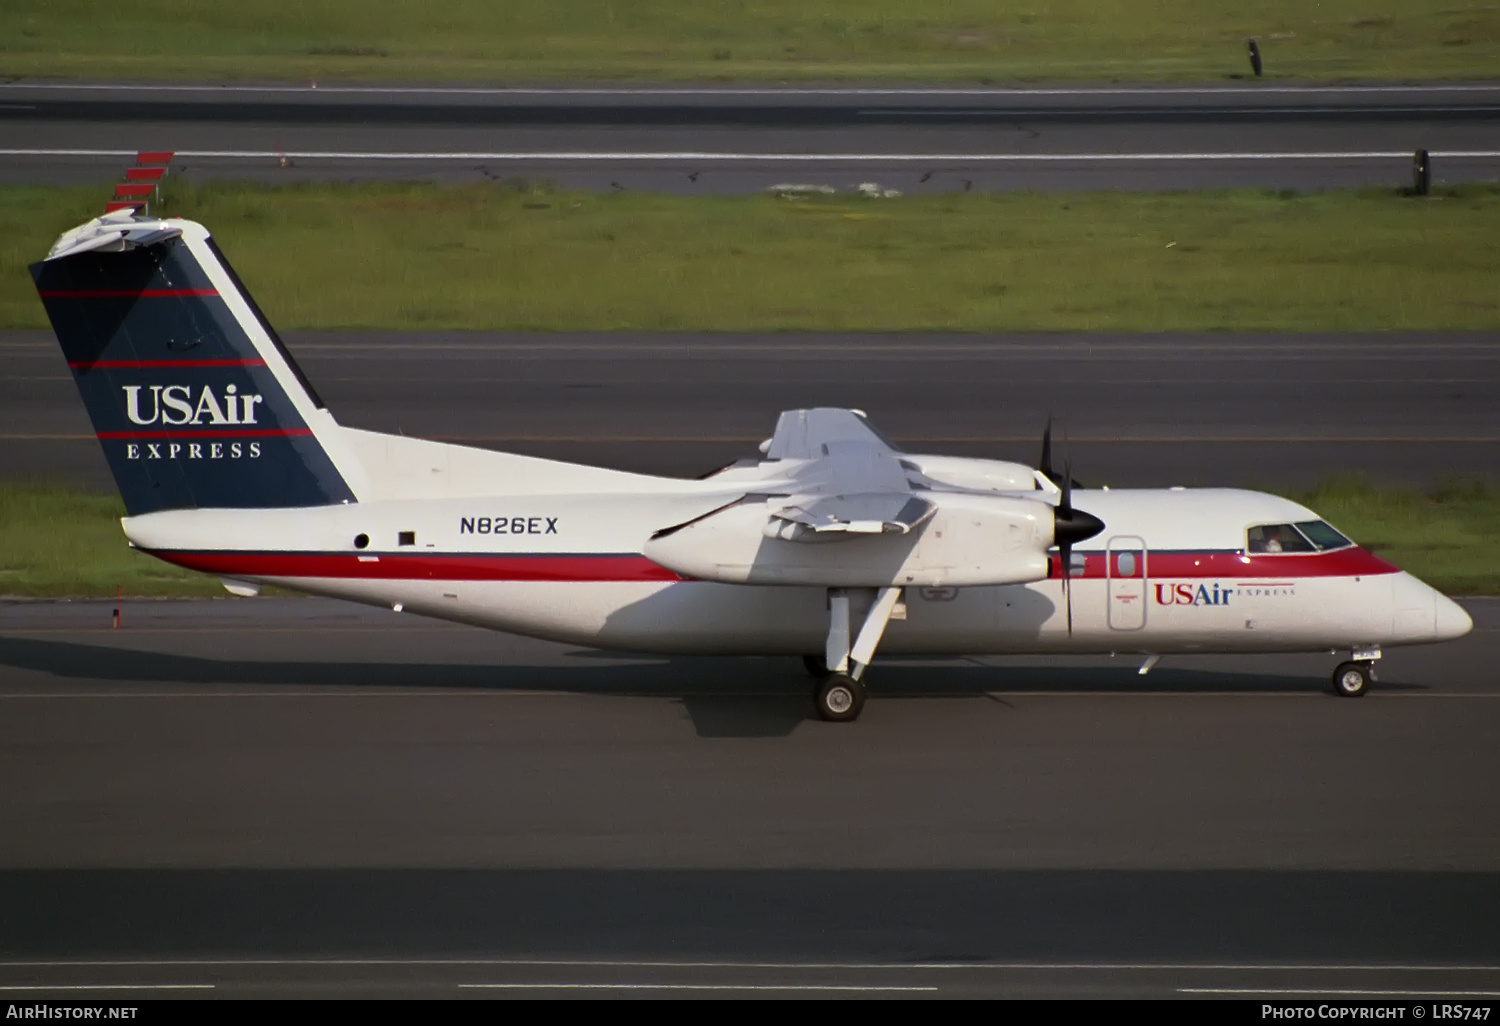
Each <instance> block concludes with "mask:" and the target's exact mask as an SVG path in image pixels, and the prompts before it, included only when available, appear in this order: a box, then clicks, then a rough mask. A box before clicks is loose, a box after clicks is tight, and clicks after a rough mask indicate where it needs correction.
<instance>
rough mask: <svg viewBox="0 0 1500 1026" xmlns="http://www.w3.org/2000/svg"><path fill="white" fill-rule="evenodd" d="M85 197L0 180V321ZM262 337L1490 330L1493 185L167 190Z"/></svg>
mask: <svg viewBox="0 0 1500 1026" xmlns="http://www.w3.org/2000/svg"><path fill="white" fill-rule="evenodd" d="M103 194H104V190H103V189H78V188H69V189H63V188H51V187H20V186H18V187H8V188H0V327H44V326H45V325H46V318H45V314H44V312H43V310H42V307H41V304H40V302H39V301H38V299H37V297H36V295H35V292H34V291H33V289H32V286H31V281H30V276H29V275H28V274H27V273H26V271H25V265H26V264H27V263H29V262H31V261H34V260H36V259H39V258H40V257H41V256H42V255H43V254H45V253H46V251H47V249H48V248H49V246H50V245H51V243H52V241H53V240H54V239H55V237H56V236H57V234H58V233H59V232H61V231H63V230H64V229H66V228H69V227H72V226H73V225H75V224H77V223H79V222H80V221H83V220H85V219H86V218H88V217H90V216H93V215H94V214H96V213H98V211H99V210H100V209H101V207H102V197H103ZM158 209H159V212H160V213H164V214H168V215H180V216H185V217H191V218H194V219H197V220H200V221H202V222H203V223H205V224H206V225H208V226H209V228H210V230H211V231H213V232H214V234H215V236H216V237H217V238H218V240H219V242H220V244H221V246H222V247H223V249H224V250H225V252H226V253H227V254H228V255H229V258H230V259H231V260H232V261H233V262H234V263H235V266H236V269H237V270H238V271H239V272H240V275H241V276H242V277H243V278H244V279H245V280H246V282H247V283H248V284H249V285H250V286H251V288H252V289H253V290H254V292H255V295H256V298H257V300H258V301H259V302H260V305H261V306H262V307H263V308H264V309H265V310H266V313H267V316H269V317H270V318H271V320H272V321H273V322H274V323H276V324H277V325H278V326H281V327H284V328H359V327H369V328H387V329H402V330H422V329H521V330H610V329H633V330H643V331H661V330H666V331H673V330H705V331H775V330H848V331H856V330H865V331H869V330H873V331H898V330H938V331H946V330H952V331H1050V330H1110V331H1212V330H1237V331H1250V330H1261V331H1356V330H1383V329H1403V330H1441V329H1487V330H1495V329H1497V328H1500V294H1497V292H1496V290H1495V287H1494V283H1495V275H1496V272H1497V270H1500V186H1497V185H1485V186H1480V185H1476V186H1464V187H1459V188H1454V189H1447V190H1441V191H1440V192H1439V193H1438V194H1437V195H1434V196H1431V197H1426V198H1422V197H1414V196H1406V195H1402V194H1400V193H1399V192H1398V190H1396V189H1395V188H1392V189H1386V190H1381V189H1366V190H1342V191H1331V192H1319V193H1308V194H1299V193H1293V192H1291V191H1283V192H1269V191H1264V190H1233V191H1220V192H1175V193H1147V194H1143V193H1125V192H1093V193H1076V194H1074V193H1070V194H1049V193H994V194H976V193H958V194H949V195H940V196H921V197H899V198H889V199H868V198H862V197H860V196H858V195H855V194H838V195H831V196H827V195H812V196H803V197H797V198H792V199H787V198H777V197H773V196H769V195H755V196H735V197H723V196H706V197H705V196H700V197H682V196H665V195H659V194H649V193H623V192H622V193H609V194H596V193H585V192H557V191H553V190H551V189H549V188H547V187H546V186H545V185H532V184H527V183H524V182H522V183H516V184H512V185H505V184H494V183H481V184H472V185H465V186H440V185H433V184H422V183H406V184H388V183H367V184H358V185H347V184H346V185H327V184H319V185H289V186H260V185H250V184H243V183H213V184H208V185H201V186H193V185H188V184H186V183H184V182H182V181H180V180H179V181H177V182H175V183H174V184H173V185H172V186H171V187H170V188H169V189H168V191H167V193H166V196H165V199H164V200H163V201H162V203H161V204H160V206H159V208H158Z"/></svg>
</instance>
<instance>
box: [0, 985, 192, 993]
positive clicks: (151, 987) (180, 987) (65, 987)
mask: <svg viewBox="0 0 1500 1026" xmlns="http://www.w3.org/2000/svg"><path fill="white" fill-rule="evenodd" d="M213 989H214V985H213V984H212V983H67V984H61V983H60V984H57V985H55V986H43V985H41V984H27V985H25V986H10V985H8V984H0V991H43V992H46V993H55V992H56V991H59V990H213Z"/></svg>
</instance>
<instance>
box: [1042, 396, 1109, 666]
mask: <svg viewBox="0 0 1500 1026" xmlns="http://www.w3.org/2000/svg"><path fill="white" fill-rule="evenodd" d="M1041 462H1042V465H1041V466H1040V467H1038V468H1037V469H1038V470H1040V471H1041V472H1042V473H1043V474H1045V475H1046V476H1047V479H1048V480H1049V481H1055V480H1056V478H1055V477H1054V476H1053V474H1052V420H1051V418H1048V420H1047V430H1046V431H1044V432H1043V433H1042V460H1041ZM1077 483H1078V482H1077V481H1074V480H1073V465H1072V462H1071V461H1069V460H1067V459H1066V458H1064V460H1063V472H1062V482H1061V485H1060V489H1061V492H1062V495H1061V496H1060V497H1059V498H1058V502H1057V506H1056V507H1055V508H1054V509H1053V511H1052V517H1053V523H1052V540H1053V541H1055V542H1056V543H1057V554H1058V559H1059V561H1060V562H1061V564H1062V586H1063V603H1064V604H1065V605H1066V606H1067V608H1068V637H1070V638H1071V637H1072V636H1073V565H1072V564H1073V546H1074V545H1075V544H1077V543H1078V542H1081V541H1087V540H1088V539H1090V538H1092V537H1093V536H1094V535H1096V534H1098V533H1099V532H1100V531H1102V530H1104V521H1102V520H1100V519H1099V518H1098V517H1096V516H1094V515H1093V514H1092V513H1085V512H1084V511H1083V510H1081V509H1074V508H1073V486H1074V485H1076V484H1077Z"/></svg>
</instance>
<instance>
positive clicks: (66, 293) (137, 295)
mask: <svg viewBox="0 0 1500 1026" xmlns="http://www.w3.org/2000/svg"><path fill="white" fill-rule="evenodd" d="M218 294H219V290H218V289H49V290H48V291H45V292H43V293H41V296H42V298H43V299H167V298H170V297H174V296H176V297H188V296H217V295H218Z"/></svg>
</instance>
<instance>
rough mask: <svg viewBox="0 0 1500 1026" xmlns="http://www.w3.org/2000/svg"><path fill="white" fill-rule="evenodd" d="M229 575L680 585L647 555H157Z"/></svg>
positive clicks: (179, 553)
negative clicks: (671, 582) (671, 583)
mask: <svg viewBox="0 0 1500 1026" xmlns="http://www.w3.org/2000/svg"><path fill="white" fill-rule="evenodd" d="M152 555H154V556H156V557H158V558H160V559H164V560H166V561H167V562H169V563H175V564H177V565H178V566H182V567H187V568H188V569H189V570H201V571H203V572H204V573H209V574H222V575H224V576H227V577H237V576H238V577H325V578H326V577H332V578H346V579H365V580H402V581H423V580H431V581H680V580H682V578H681V577H679V576H678V575H677V574H675V573H673V572H672V571H670V570H668V569H667V568H666V567H663V566H658V565H657V564H656V563H653V562H651V560H649V559H647V558H646V557H645V556H638V555H619V556H486V555H465V554H454V555H441V556H435V555H410V556H408V555H397V554H393V553H389V552H382V553H378V554H372V555H366V556H363V557H361V556H360V555H359V554H357V553H352V552H351V553H348V554H345V553H332V554H330V553H301V552H153V553H152Z"/></svg>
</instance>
